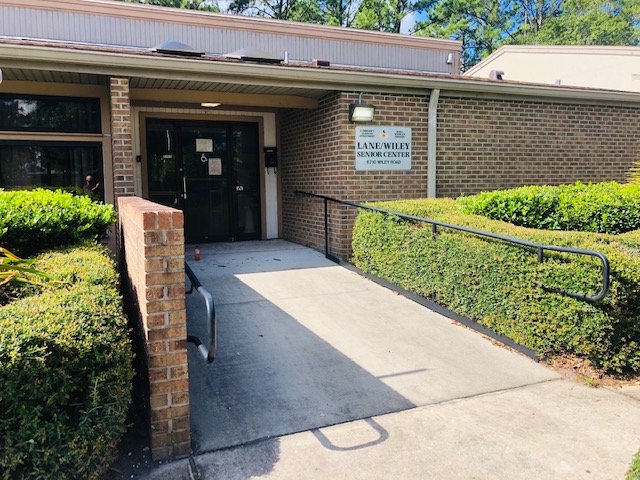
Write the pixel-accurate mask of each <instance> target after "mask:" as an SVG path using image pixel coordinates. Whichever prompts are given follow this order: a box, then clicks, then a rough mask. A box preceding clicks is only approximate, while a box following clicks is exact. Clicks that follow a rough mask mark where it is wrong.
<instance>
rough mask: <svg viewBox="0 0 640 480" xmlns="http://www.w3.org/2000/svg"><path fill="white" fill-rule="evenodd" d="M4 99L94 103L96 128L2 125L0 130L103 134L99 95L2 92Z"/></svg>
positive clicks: (0, 95)
mask: <svg viewBox="0 0 640 480" xmlns="http://www.w3.org/2000/svg"><path fill="white" fill-rule="evenodd" d="M4 99H10V100H11V99H14V100H15V99H18V100H42V101H56V100H57V101H59V102H77V103H82V104H87V105H88V104H94V106H95V108H96V112H95V114H96V117H95V119H94V121H95V123H96V128H95V129H86V130H82V129H72V128H71V129H70V128H64V127H62V128H47V127H19V126H16V125H11V126H8V127H6V128H3V127H2V126H0V132H2V133H4V132H33V133H41V134H42V133H51V134H65V133H67V134H74V135H101V134H102V130H103V128H102V105H101V104H102V102H101V101H100V98H98V97H82V96H66V95H38V94H31V93H29V94H27V93H25V94H21V93H8V92H7V93H0V102H1V101H3V100H4Z"/></svg>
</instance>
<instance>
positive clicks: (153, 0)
mask: <svg viewBox="0 0 640 480" xmlns="http://www.w3.org/2000/svg"><path fill="white" fill-rule="evenodd" d="M124 1H125V2H129V3H145V4H147V5H158V6H161V7H174V8H186V9H189V10H205V11H208V12H219V11H220V8H219V7H218V4H217V2H216V1H215V0H124Z"/></svg>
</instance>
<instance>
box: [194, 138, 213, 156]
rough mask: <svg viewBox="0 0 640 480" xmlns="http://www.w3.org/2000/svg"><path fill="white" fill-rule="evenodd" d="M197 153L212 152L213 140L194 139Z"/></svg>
mask: <svg viewBox="0 0 640 480" xmlns="http://www.w3.org/2000/svg"><path fill="white" fill-rule="evenodd" d="M196 152H197V153H211V152H213V138H196Z"/></svg>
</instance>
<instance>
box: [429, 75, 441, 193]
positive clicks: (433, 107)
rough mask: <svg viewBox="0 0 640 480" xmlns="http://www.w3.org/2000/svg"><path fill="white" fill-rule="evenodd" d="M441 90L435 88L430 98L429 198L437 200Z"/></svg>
mask: <svg viewBox="0 0 640 480" xmlns="http://www.w3.org/2000/svg"><path fill="white" fill-rule="evenodd" d="M439 98H440V89H439V88H434V89H433V90H431V95H430V96H429V126H428V130H427V134H428V137H429V144H428V146H427V197H428V198H436V165H437V162H436V135H437V132H438V99H439Z"/></svg>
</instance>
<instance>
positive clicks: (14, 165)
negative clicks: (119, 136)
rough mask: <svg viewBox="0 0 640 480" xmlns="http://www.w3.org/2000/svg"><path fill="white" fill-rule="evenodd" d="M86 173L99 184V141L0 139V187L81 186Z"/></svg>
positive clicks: (100, 152) (100, 158)
mask: <svg viewBox="0 0 640 480" xmlns="http://www.w3.org/2000/svg"><path fill="white" fill-rule="evenodd" d="M87 175H91V176H92V178H93V179H94V180H93V181H94V182H96V181H97V182H99V183H100V185H102V144H100V143H95V142H43V141H27V142H20V141H0V188H6V189H12V188H21V187H28V186H36V187H43V186H50V187H79V188H82V187H83V185H84V184H85V182H86V177H87ZM96 193H98V194H99V195H100V197H103V194H102V189H101V188H99V189H98V190H97V191H96Z"/></svg>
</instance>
